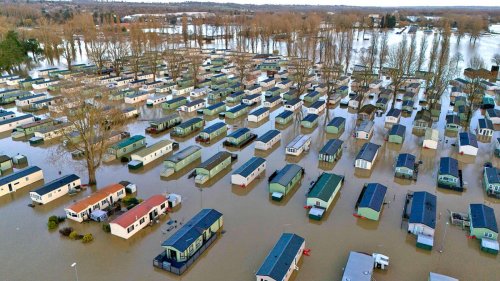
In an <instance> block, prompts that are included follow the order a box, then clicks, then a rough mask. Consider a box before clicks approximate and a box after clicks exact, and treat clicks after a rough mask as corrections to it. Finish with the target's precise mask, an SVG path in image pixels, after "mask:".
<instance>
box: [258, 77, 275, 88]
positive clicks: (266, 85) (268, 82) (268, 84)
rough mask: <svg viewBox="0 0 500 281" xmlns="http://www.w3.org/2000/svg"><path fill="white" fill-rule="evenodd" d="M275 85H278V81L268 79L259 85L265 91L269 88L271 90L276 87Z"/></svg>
mask: <svg viewBox="0 0 500 281" xmlns="http://www.w3.org/2000/svg"><path fill="white" fill-rule="evenodd" d="M274 84H276V80H274V78H268V79H265V80H262V81H260V83H259V85H260V86H261V87H262V88H263V89H269V88H271V87H272V86H274Z"/></svg>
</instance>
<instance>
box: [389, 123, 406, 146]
mask: <svg viewBox="0 0 500 281" xmlns="http://www.w3.org/2000/svg"><path fill="white" fill-rule="evenodd" d="M405 133H406V126H404V125H401V124H394V125H392V128H391V130H390V131H389V137H388V141H389V142H390V143H397V144H403V142H404V140H405Z"/></svg>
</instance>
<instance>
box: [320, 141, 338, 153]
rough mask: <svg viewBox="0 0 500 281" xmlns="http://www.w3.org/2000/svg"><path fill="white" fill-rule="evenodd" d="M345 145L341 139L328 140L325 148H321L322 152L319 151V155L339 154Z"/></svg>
mask: <svg viewBox="0 0 500 281" xmlns="http://www.w3.org/2000/svg"><path fill="white" fill-rule="evenodd" d="M343 143H344V142H343V141H341V140H339V139H331V140H328V141H327V142H326V143H325V145H324V146H323V148H321V150H320V151H319V154H326V155H334V154H335V153H337V151H339V150H340V149H342V144H343Z"/></svg>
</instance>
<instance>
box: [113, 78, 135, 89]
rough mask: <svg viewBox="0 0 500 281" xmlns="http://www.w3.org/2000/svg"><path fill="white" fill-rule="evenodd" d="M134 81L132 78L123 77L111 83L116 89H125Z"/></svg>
mask: <svg viewBox="0 0 500 281" xmlns="http://www.w3.org/2000/svg"><path fill="white" fill-rule="evenodd" d="M133 81H134V78H133V77H124V78H120V79H118V80H115V81H113V82H112V83H113V84H115V85H116V87H125V86H127V85H129V84H130V83H131V82H133Z"/></svg>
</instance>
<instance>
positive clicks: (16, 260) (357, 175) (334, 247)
mask: <svg viewBox="0 0 500 281" xmlns="http://www.w3.org/2000/svg"><path fill="white" fill-rule="evenodd" d="M496 38H497V40H498V37H496ZM488 42H489V41H488ZM492 42H495V40H493V41H492ZM497 42H498V41H497ZM493 44H494V43H493ZM452 48H453V47H452ZM375 100H376V98H374V99H371V100H367V102H371V103H374V102H375ZM442 104H443V107H442V110H441V116H440V122H439V123H437V124H436V126H437V128H438V129H439V130H440V142H439V145H438V150H437V151H431V150H423V149H422V148H421V142H422V139H423V138H422V136H417V135H415V134H412V132H411V130H410V128H411V126H412V121H413V118H414V116H415V114H416V112H417V111H418V110H413V113H412V115H411V116H407V117H402V118H401V121H400V124H403V125H405V126H407V128H408V129H407V131H406V139H405V141H404V144H403V145H402V146H396V145H390V144H388V143H387V142H386V141H385V140H384V138H385V134H386V132H387V129H386V128H384V117H375V119H374V121H375V133H374V136H373V137H372V139H371V142H374V143H377V144H380V145H382V152H381V154H380V156H379V158H378V160H377V162H376V164H375V167H374V169H373V171H372V173H371V174H366V173H362V172H359V171H357V170H355V169H354V167H353V163H354V158H355V157H356V154H357V153H358V151H359V149H360V147H361V145H362V144H363V143H364V142H363V141H359V140H356V139H354V138H353V137H351V136H352V133H353V129H354V128H355V122H356V112H355V111H353V110H351V109H347V108H341V107H336V108H335V109H333V110H331V111H330V114H331V116H343V117H345V118H346V130H345V132H344V133H343V134H342V135H341V136H332V135H327V134H325V131H324V118H325V115H326V114H325V113H323V114H322V115H321V116H320V121H319V126H318V127H317V128H316V129H315V130H314V131H312V132H310V131H309V132H307V133H309V134H310V135H311V137H312V146H311V150H310V151H309V152H308V153H306V154H305V155H304V156H302V157H299V158H290V157H289V156H285V153H284V150H285V146H286V144H287V143H288V142H290V141H291V140H292V139H293V138H294V137H295V136H296V135H297V134H299V133H306V132H305V131H303V129H302V128H301V127H300V124H299V122H297V121H296V120H295V121H294V122H293V123H292V124H290V125H289V126H287V127H285V128H280V129H281V131H282V140H281V142H280V143H279V145H277V146H276V147H274V148H273V150H272V151H271V152H269V153H267V154H264V155H262V154H261V153H259V154H257V155H259V156H264V157H265V158H266V160H267V170H266V173H265V176H262V177H261V178H260V179H259V180H257V181H256V182H254V183H253V184H252V185H250V186H248V187H246V188H241V187H238V186H232V185H231V184H230V179H229V178H230V174H231V172H230V170H229V169H228V170H227V171H226V173H225V174H224V175H223V176H219V177H217V178H216V179H215V180H212V181H210V182H209V183H207V184H205V185H203V186H201V187H198V186H196V185H195V183H194V179H192V178H191V179H188V174H189V173H190V172H191V170H192V168H194V167H191V169H186V170H185V171H183V174H182V176H176V177H174V178H171V179H162V178H160V172H161V171H162V169H163V166H162V162H161V161H156V162H154V163H153V164H150V165H149V166H148V167H146V168H144V169H140V170H137V172H129V170H128V168H127V166H126V164H123V163H120V162H118V161H115V162H112V163H111V164H104V165H103V166H102V167H101V169H100V170H99V172H98V177H97V178H98V188H99V187H103V186H105V185H107V184H110V183H114V182H118V181H121V180H128V181H131V182H133V183H135V184H137V187H138V197H140V198H148V197H149V196H151V195H153V194H158V193H165V192H173V193H177V194H180V195H182V196H183V203H182V206H181V207H180V208H179V209H176V210H175V211H174V212H172V213H169V214H168V216H167V217H166V218H163V219H162V220H161V223H159V224H156V225H154V226H152V227H147V228H145V229H144V230H142V231H140V232H139V233H138V234H136V235H134V236H133V237H132V238H130V239H128V240H123V239H121V238H118V237H115V236H112V235H110V234H107V233H105V232H104V231H103V230H102V229H101V224H98V223H95V222H91V223H82V224H78V223H76V222H73V221H66V222H65V223H64V225H67V226H72V227H74V228H75V229H76V230H77V231H79V232H82V233H88V232H90V233H92V234H93V235H94V237H95V240H94V241H93V242H92V243H90V244H87V245H85V244H82V243H76V242H74V241H71V240H69V239H66V238H62V237H61V236H60V235H59V233H57V231H54V232H51V231H48V230H47V226H46V221H47V217H49V216H50V215H53V214H56V215H64V210H63V209H64V207H66V206H69V205H70V204H72V203H73V201H74V200H79V199H81V198H84V197H85V196H86V195H88V194H90V193H91V192H92V190H90V189H89V190H87V191H85V192H82V193H80V194H78V195H76V196H74V197H69V196H64V197H62V198H59V199H57V200H56V201H54V202H52V203H51V204H48V205H45V206H36V207H35V208H30V207H28V204H29V203H31V202H30V199H29V196H28V193H29V190H30V188H29V187H26V188H24V189H21V190H20V191H18V192H16V193H12V194H11V195H8V196H4V197H2V198H0V216H1V219H0V237H2V238H3V239H2V243H0V257H1V258H2V263H1V265H0V280H8V281H12V280H15V281H17V280H29V279H33V278H36V279H37V280H73V279H74V270H73V268H71V267H70V265H71V264H72V263H73V262H76V263H77V266H78V277H79V280H117V281H118V280H152V281H154V280H208V281H211V280H254V279H255V277H254V274H255V272H256V271H257V269H258V267H259V266H260V264H261V263H262V261H263V260H264V258H265V257H266V255H267V254H268V252H269V250H270V249H271V248H272V246H273V245H274V244H275V242H276V240H277V239H278V238H279V236H280V234H281V233H282V232H294V233H297V234H298V235H300V236H302V237H304V238H305V239H306V247H307V248H310V249H311V255H310V256H308V257H303V258H302V260H301V264H300V270H299V271H298V272H296V273H295V274H294V280H307V281H309V280H311V281H316V280H318V281H323V280H339V279H340V278H341V276H342V269H343V267H344V266H345V264H346V261H347V257H348V254H349V251H351V250H355V251H362V252H369V253H370V252H377V253H383V254H385V255H387V256H389V257H390V259H391V263H390V267H389V270H387V271H384V272H382V271H376V273H375V275H374V278H375V279H376V280H390V281H399V280H427V276H428V273H429V271H433V272H438V273H442V274H447V275H450V276H453V277H456V278H459V279H460V280H495V279H496V274H497V273H498V265H499V258H498V256H493V255H489V254H485V253H483V252H482V251H480V249H479V242H478V241H477V240H472V239H468V238H467V233H466V231H465V230H462V229H461V228H459V227H457V226H451V225H449V226H446V221H447V219H448V210H453V211H461V212H466V211H467V209H468V206H469V204H470V203H484V204H486V205H488V206H491V207H492V208H494V210H495V212H496V214H497V216H498V215H499V214H500V207H499V206H500V205H499V203H500V202H499V201H498V200H495V199H490V198H488V197H486V195H485V192H484V190H483V188H482V186H481V176H482V167H483V164H484V163H485V162H487V161H490V162H492V163H493V165H494V166H497V167H498V166H499V165H500V161H499V160H498V159H497V158H495V157H494V156H493V150H494V144H493V143H492V142H489V143H482V142H480V143H479V153H478V155H477V157H474V158H468V157H464V156H462V155H458V153H457V147H455V146H454V145H453V144H454V143H455V142H456V141H457V139H456V137H445V136H444V134H443V133H444V126H445V124H444V120H445V115H446V112H447V111H448V100H447V98H446V97H445V98H443V101H442ZM398 106H399V104H398ZM417 107H418V106H417ZM7 108H9V107H7ZM9 109H12V110H14V111H15V108H9ZM139 110H140V114H141V116H140V117H139V119H138V120H136V121H134V122H133V123H131V124H130V125H129V126H128V128H127V131H129V132H130V133H131V135H134V134H141V135H144V129H145V128H146V127H147V125H148V120H151V119H154V118H158V117H161V116H164V115H166V114H167V113H166V112H165V111H163V110H162V109H161V108H159V107H154V108H148V107H146V106H145V105H142V106H140V107H139ZM281 111H282V108H276V109H273V110H272V112H271V116H270V118H269V120H268V121H267V122H266V123H264V124H262V125H260V126H259V127H257V128H255V126H250V125H249V124H248V122H247V121H246V119H245V118H240V119H238V120H235V121H234V122H227V120H226V122H227V123H228V124H229V126H230V130H229V132H231V131H233V130H234V129H236V128H240V127H250V128H251V130H252V131H253V132H254V133H256V134H258V135H262V134H263V133H264V132H266V131H267V130H269V129H272V128H274V118H275V116H276V115H277V114H278V113H280V112H281ZM481 114H482V113H481V112H479V111H478V112H476V114H475V116H474V118H473V119H472V121H471V124H472V128H474V127H475V126H476V124H477V118H478V117H479V116H480V115H481ZM193 116H194V115H189V116H188V115H185V116H183V119H184V120H186V119H188V118H190V117H193ZM295 118H298V117H297V116H295ZM217 121H219V119H218V118H215V119H214V120H210V121H208V120H207V123H206V125H205V126H208V125H210V124H213V123H215V122H217ZM195 135H196V134H194V135H190V136H189V138H187V139H176V140H175V141H177V142H179V143H180V148H181V149H182V148H184V147H187V146H188V145H192V144H195V142H194V137H195ZM497 136H498V135H497V133H496V135H495V136H494V138H495V137H497ZM332 137H338V138H340V139H341V140H343V141H344V145H343V149H344V151H343V155H342V158H341V160H340V161H339V162H337V163H336V164H334V165H332V166H328V167H325V166H323V165H322V166H321V167H320V166H319V164H318V151H319V150H320V149H321V147H322V146H323V145H324V143H325V142H326V140H327V139H329V138H332ZM146 138H147V142H148V143H149V144H151V143H153V142H154V141H155V140H159V139H165V138H169V139H170V136H169V134H168V133H164V134H160V135H154V136H151V135H146ZM223 141H224V138H221V139H219V140H218V141H217V142H215V143H211V144H210V145H208V146H203V150H202V159H203V160H206V159H208V158H209V157H210V156H212V155H213V154H214V153H216V152H217V151H220V150H226V148H224V147H223V146H222V142H223ZM56 149H57V145H56V144H44V145H41V146H36V147H33V146H30V145H29V143H28V142H27V141H13V140H12V139H11V137H10V135H9V134H3V135H0V153H1V154H9V155H14V154H16V153H22V154H25V155H27V156H28V161H29V163H30V165H38V166H39V167H41V168H42V169H43V170H44V174H45V177H46V178H47V179H51V178H56V177H58V175H59V172H61V173H62V174H68V173H77V174H78V175H80V176H82V178H83V180H85V173H82V172H81V171H80V170H78V166H77V165H75V163H74V161H73V160H72V159H71V156H70V155H69V154H66V156H64V157H59V156H55V155H56V153H55V150H56ZM231 151H232V152H233V151H235V152H237V153H238V160H237V162H235V163H233V164H232V167H231V170H234V169H235V168H237V167H239V166H240V165H242V164H243V163H245V162H246V161H247V160H248V159H249V158H251V157H252V156H254V155H256V153H255V150H254V144H253V143H251V144H250V145H248V146H246V147H245V148H243V149H241V150H231ZM401 152H407V153H412V154H414V155H416V156H417V159H418V160H420V161H422V165H421V166H420V169H419V175H418V180H417V181H416V182H413V181H402V180H399V179H395V178H394V176H393V165H394V159H395V157H397V155H398V154H399V153H401ZM441 156H452V157H455V158H457V159H459V160H460V168H461V169H463V176H464V181H466V182H467V183H468V188H467V190H466V191H465V192H463V193H456V192H450V191H444V190H443V189H438V188H437V187H436V177H437V175H436V172H437V167H438V165H439V158H440V157H441ZM286 162H291V163H298V165H300V166H302V167H304V168H305V171H306V174H305V176H304V178H303V179H302V182H301V184H300V187H298V188H297V189H296V190H295V191H294V193H292V194H289V195H288V197H287V198H286V200H284V201H282V202H280V203H276V202H275V201H272V200H271V199H270V197H269V194H268V189H267V178H268V177H269V176H270V175H271V173H272V172H274V171H275V170H277V169H281V168H282V167H283V166H284V165H285V163H286ZM324 170H326V171H328V172H333V173H336V174H339V175H343V176H345V179H346V181H345V184H344V186H343V188H342V189H341V191H340V196H339V197H338V198H337V199H336V200H335V201H334V204H333V208H331V209H330V210H329V211H328V212H327V214H326V217H324V218H323V220H322V221H321V222H317V221H312V220H310V219H309V218H308V217H307V211H306V210H305V209H304V208H303V206H304V205H305V199H306V197H305V194H306V192H307V190H308V187H309V183H310V182H311V181H313V180H315V179H316V178H317V177H318V176H319V175H320V173H321V172H322V171H324ZM368 182H378V183H381V184H384V185H386V186H387V187H388V193H387V197H386V201H387V202H388V204H387V205H386V206H385V207H384V210H383V212H382V215H381V219H380V221H378V222H372V221H367V220H362V219H358V218H356V217H354V216H353V215H352V214H353V213H354V204H355V202H356V199H357V198H358V195H359V193H360V191H361V188H362V186H363V185H364V184H365V183H368ZM408 191H428V192H430V193H432V194H435V195H436V196H437V214H438V215H437V216H438V220H437V222H436V235H435V243H434V249H433V250H432V251H424V250H421V249H418V248H416V247H415V238H414V237H413V236H412V235H409V234H407V232H406V229H405V227H406V225H404V224H403V227H401V213H402V210H403V205H404V196H405V195H406V193H407V192H408ZM200 208H215V209H217V210H218V211H220V212H221V213H223V215H224V230H225V233H224V234H223V236H222V237H221V238H220V239H218V240H217V241H216V242H215V244H214V245H213V246H211V248H210V250H209V251H207V252H205V253H204V254H203V256H202V258H201V259H199V260H198V261H196V263H195V264H194V266H193V267H192V268H190V269H189V270H188V271H187V272H186V273H185V274H184V275H182V276H180V277H178V276H175V275H172V274H169V273H166V272H163V271H161V270H158V269H155V268H154V267H153V265H152V260H153V258H154V257H155V256H156V255H157V254H158V253H160V252H161V251H162V248H161V243H162V242H163V241H164V240H165V239H167V238H168V237H169V236H170V235H172V232H173V231H166V229H167V225H166V222H167V221H168V220H169V219H172V220H177V221H180V222H185V221H187V220H189V219H190V218H191V217H192V216H193V215H194V214H196V213H197V212H198V211H199V210H200ZM445 229H446V230H445ZM445 232H446V236H445V235H444V234H445ZM440 250H442V253H440Z"/></svg>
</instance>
